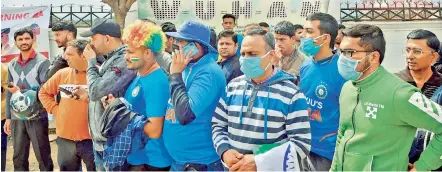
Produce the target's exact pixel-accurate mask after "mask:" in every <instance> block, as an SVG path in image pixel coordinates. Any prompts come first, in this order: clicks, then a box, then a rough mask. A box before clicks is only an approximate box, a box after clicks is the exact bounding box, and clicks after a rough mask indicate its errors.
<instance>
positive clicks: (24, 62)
mask: <svg viewBox="0 0 442 172" xmlns="http://www.w3.org/2000/svg"><path fill="white" fill-rule="evenodd" d="M36 54H37V53H36V52H35V50H34V49H32V51H31V54H29V57H28V59H27V60H26V61H23V54H22V53H20V56H18V59H17V63H18V64H20V66H22V67H23V66H25V65H26V64H27V63H28V62H29V60H31V59H34V58H35V55H36Z"/></svg>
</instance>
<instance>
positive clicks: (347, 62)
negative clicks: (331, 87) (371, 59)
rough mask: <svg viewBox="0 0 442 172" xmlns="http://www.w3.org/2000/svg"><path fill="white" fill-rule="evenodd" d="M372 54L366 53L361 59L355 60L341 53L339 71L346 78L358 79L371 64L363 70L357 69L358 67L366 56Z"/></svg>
mask: <svg viewBox="0 0 442 172" xmlns="http://www.w3.org/2000/svg"><path fill="white" fill-rule="evenodd" d="M370 54H371V53H370ZM370 54H368V55H366V56H365V57H364V58H362V59H361V60H353V59H351V58H350V57H347V56H345V55H344V54H341V55H339V59H338V72H339V74H341V76H342V77H343V78H344V79H346V80H350V81H356V80H358V79H359V78H360V77H361V76H362V74H363V73H364V72H365V71H367V70H368V69H370V67H371V64H370V66H368V67H367V69H365V70H364V71H362V72H358V71H356V68H357V67H358V65H359V64H360V63H361V61H362V60H364V59H365V58H367V57H368V56H369V55H370Z"/></svg>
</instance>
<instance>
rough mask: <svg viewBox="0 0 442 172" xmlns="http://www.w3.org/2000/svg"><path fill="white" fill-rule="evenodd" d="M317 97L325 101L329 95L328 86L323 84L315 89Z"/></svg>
mask: <svg viewBox="0 0 442 172" xmlns="http://www.w3.org/2000/svg"><path fill="white" fill-rule="evenodd" d="M315 94H316V97H318V98H319V99H325V98H327V95H328V90H327V84H325V83H323V82H321V83H320V84H319V85H318V86H317V87H316V89H315Z"/></svg>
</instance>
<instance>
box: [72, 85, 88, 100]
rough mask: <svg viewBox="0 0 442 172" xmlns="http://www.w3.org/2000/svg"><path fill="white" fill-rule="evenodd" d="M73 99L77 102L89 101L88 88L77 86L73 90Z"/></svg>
mask: <svg viewBox="0 0 442 172" xmlns="http://www.w3.org/2000/svg"><path fill="white" fill-rule="evenodd" d="M72 94H73V95H72V98H75V99H77V100H83V101H88V100H89V93H88V92H87V90H86V88H84V87H82V86H77V87H75V88H74V89H73V90H72Z"/></svg>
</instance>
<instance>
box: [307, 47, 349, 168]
mask: <svg viewBox="0 0 442 172" xmlns="http://www.w3.org/2000/svg"><path fill="white" fill-rule="evenodd" d="M337 62H338V55H336V56H335V55H333V56H331V57H328V58H327V59H324V60H321V61H317V62H315V61H313V59H312V58H311V57H310V58H308V59H306V61H305V62H304V64H303V65H302V67H301V70H300V89H301V91H302V92H303V93H304V94H305V97H306V98H307V104H308V105H309V108H308V116H309V118H310V128H311V132H312V142H311V145H312V148H311V151H312V152H314V153H316V154H318V155H321V156H323V157H325V158H328V159H330V160H331V159H333V154H334V151H335V146H336V136H337V135H336V134H337V132H338V127H339V95H340V94H341V89H342V86H343V85H344V83H345V82H346V80H345V79H344V78H342V76H341V75H340V74H339V72H338V64H337Z"/></svg>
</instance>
